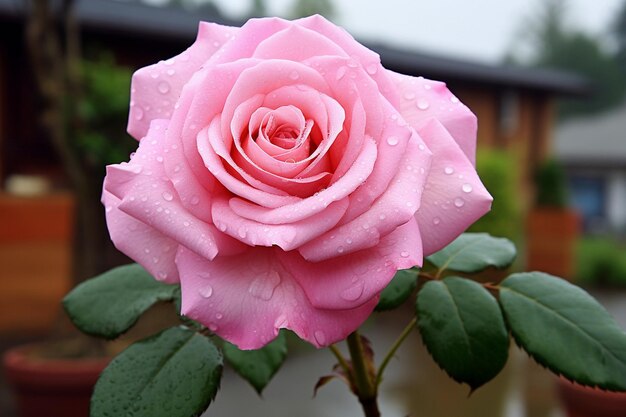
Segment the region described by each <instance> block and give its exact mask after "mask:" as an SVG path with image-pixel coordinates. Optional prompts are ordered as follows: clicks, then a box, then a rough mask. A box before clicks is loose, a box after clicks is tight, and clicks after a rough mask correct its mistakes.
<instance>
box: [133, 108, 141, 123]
mask: <svg viewBox="0 0 626 417" xmlns="http://www.w3.org/2000/svg"><path fill="white" fill-rule="evenodd" d="M133 110H134V111H133V113H135V120H142V119H143V109H142V108H141V107H139V106H136V107H133Z"/></svg>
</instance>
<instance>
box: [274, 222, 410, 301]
mask: <svg viewBox="0 0 626 417" xmlns="http://www.w3.org/2000/svg"><path fill="white" fill-rule="evenodd" d="M344 245H346V244H345V243H344ZM337 255H340V254H337ZM280 259H281V260H282V263H283V265H285V267H286V268H287V269H288V270H289V271H290V272H291V274H292V275H293V276H294V277H295V279H296V280H297V281H298V282H299V284H300V286H302V288H304V291H305V292H306V295H307V297H308V298H309V300H310V301H311V304H313V305H314V306H315V307H317V308H327V309H338V310H345V309H350V308H355V307H358V306H360V305H362V304H363V303H367V302H369V300H370V299H371V298H372V297H376V295H377V294H378V293H380V291H382V290H383V288H385V287H386V286H387V284H389V281H390V280H391V278H393V276H394V274H395V273H396V271H397V270H398V269H407V268H411V267H413V266H415V265H421V264H422V244H421V239H420V233H419V229H418V227H417V222H416V221H415V219H411V220H409V222H407V223H406V224H405V225H403V226H400V227H398V228H396V229H395V230H394V231H393V232H392V233H390V234H388V235H387V236H385V237H383V238H382V240H381V241H380V242H379V244H378V245H377V246H375V247H372V248H371V249H366V250H362V251H358V252H354V253H352V254H349V255H346V256H338V257H335V258H332V259H328V260H326V261H324V262H317V263H316V262H307V261H306V260H305V259H303V258H301V257H298V256H294V255H293V254H292V253H285V254H281V256H280Z"/></svg>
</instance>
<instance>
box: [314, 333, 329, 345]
mask: <svg viewBox="0 0 626 417" xmlns="http://www.w3.org/2000/svg"><path fill="white" fill-rule="evenodd" d="M313 336H314V337H315V341H316V342H317V343H318V344H319V345H324V343H326V335H325V334H324V332H323V331H321V330H316V331H315V333H314V334H313Z"/></svg>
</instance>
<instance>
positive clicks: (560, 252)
mask: <svg viewBox="0 0 626 417" xmlns="http://www.w3.org/2000/svg"><path fill="white" fill-rule="evenodd" d="M535 187H536V189H535V196H536V198H535V204H534V207H533V208H532V209H531V210H530V212H529V214H528V219H527V223H526V232H527V233H526V235H527V253H526V256H527V258H526V262H527V267H528V269H530V270H541V271H546V272H548V273H551V274H554V275H558V276H562V277H565V278H566V279H570V280H571V279H572V276H573V266H574V254H575V251H576V242H577V239H578V236H579V234H580V220H579V216H578V214H577V213H576V212H574V211H572V210H571V209H570V208H569V207H568V205H567V189H566V183H565V175H564V173H563V170H562V168H561V167H560V165H559V164H558V163H557V162H556V161H554V160H548V161H546V162H545V163H544V164H543V165H541V166H540V167H539V168H538V170H537V172H536V173H535Z"/></svg>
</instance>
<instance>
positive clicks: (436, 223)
mask: <svg viewBox="0 0 626 417" xmlns="http://www.w3.org/2000/svg"><path fill="white" fill-rule="evenodd" d="M439 223H441V219H440V218H439V217H435V218H434V219H433V224H434V225H435V226H436V225H438V224H439Z"/></svg>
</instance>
